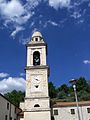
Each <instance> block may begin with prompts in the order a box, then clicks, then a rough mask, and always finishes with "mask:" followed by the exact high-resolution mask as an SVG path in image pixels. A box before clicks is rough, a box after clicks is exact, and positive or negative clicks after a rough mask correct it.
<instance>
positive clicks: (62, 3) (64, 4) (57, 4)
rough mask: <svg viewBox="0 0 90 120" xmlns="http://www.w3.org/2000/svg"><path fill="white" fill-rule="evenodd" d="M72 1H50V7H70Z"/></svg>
mask: <svg viewBox="0 0 90 120" xmlns="http://www.w3.org/2000/svg"><path fill="white" fill-rule="evenodd" d="M70 2H71V0H49V5H50V6H51V7H53V8H55V9H58V8H62V7H68V6H69V5H70Z"/></svg>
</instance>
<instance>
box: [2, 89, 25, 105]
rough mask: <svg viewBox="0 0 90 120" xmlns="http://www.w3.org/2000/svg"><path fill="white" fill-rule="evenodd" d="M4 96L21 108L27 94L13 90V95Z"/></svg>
mask: <svg viewBox="0 0 90 120" xmlns="http://www.w3.org/2000/svg"><path fill="white" fill-rule="evenodd" d="M4 96H5V97H6V98H7V99H8V100H9V101H10V102H11V103H13V104H14V105H16V106H19V103H20V102H22V101H24V96H25V93H24V92H21V91H16V90H13V91H12V92H11V93H6V94H4Z"/></svg>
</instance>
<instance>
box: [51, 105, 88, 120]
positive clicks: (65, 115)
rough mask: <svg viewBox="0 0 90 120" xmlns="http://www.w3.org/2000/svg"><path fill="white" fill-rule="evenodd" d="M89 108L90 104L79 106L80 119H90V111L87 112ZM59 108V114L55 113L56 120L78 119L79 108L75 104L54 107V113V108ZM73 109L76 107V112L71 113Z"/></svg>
mask: <svg viewBox="0 0 90 120" xmlns="http://www.w3.org/2000/svg"><path fill="white" fill-rule="evenodd" d="M87 108H90V106H81V107H79V111H80V118H81V119H80V120H90V113H88V112H87ZM57 109H58V115H54V118H55V120H78V115H77V108H76V107H75V106H74V107H58V108H53V114H54V110H57ZM71 109H75V114H71Z"/></svg>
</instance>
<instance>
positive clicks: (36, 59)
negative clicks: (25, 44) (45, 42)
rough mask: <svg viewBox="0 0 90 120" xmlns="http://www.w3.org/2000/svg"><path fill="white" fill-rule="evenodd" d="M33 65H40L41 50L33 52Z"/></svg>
mask: <svg viewBox="0 0 90 120" xmlns="http://www.w3.org/2000/svg"><path fill="white" fill-rule="evenodd" d="M33 65H35V66H36V65H40V52H39V51H35V52H34V53H33Z"/></svg>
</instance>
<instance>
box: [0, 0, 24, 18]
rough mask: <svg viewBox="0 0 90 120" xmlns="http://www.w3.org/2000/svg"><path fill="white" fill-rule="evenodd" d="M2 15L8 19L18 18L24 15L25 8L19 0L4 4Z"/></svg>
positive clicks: (2, 5)
mask: <svg viewBox="0 0 90 120" xmlns="http://www.w3.org/2000/svg"><path fill="white" fill-rule="evenodd" d="M1 11H2V14H3V15H5V16H6V17H10V18H11V17H18V16H21V15H22V14H23V13H24V8H23V6H22V5H21V3H20V1H19V0H11V1H9V2H2V4H1Z"/></svg>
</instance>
